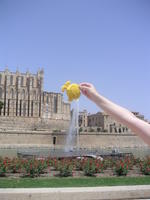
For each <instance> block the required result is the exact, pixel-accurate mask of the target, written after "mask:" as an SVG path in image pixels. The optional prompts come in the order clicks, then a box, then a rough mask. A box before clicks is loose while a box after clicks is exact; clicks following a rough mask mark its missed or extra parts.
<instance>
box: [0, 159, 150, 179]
mask: <svg viewBox="0 0 150 200" xmlns="http://www.w3.org/2000/svg"><path fill="white" fill-rule="evenodd" d="M145 175H150V157H147V158H145V159H144V160H140V159H135V158H134V157H133V156H131V157H125V158H120V159H119V158H118V159H112V158H105V159H104V160H103V161H101V160H98V159H92V158H83V159H74V158H63V159H56V158H45V159H44V158H41V159H35V158H34V159H19V158H13V159H10V158H7V157H5V158H0V177H4V176H6V177H32V178H33V177H38V176H41V177H50V176H51V177H53V176H60V177H68V176H73V177H81V176H98V177H101V176H102V177H105V176H106V177H108V176H112V177H113V176H145Z"/></svg>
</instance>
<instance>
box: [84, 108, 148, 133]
mask: <svg viewBox="0 0 150 200" xmlns="http://www.w3.org/2000/svg"><path fill="white" fill-rule="evenodd" d="M132 113H133V114H134V115H135V116H136V117H138V118H139V119H141V120H145V119H144V116H143V115H141V114H140V113H139V112H132ZM87 118H88V119H87V121H88V126H89V127H99V128H100V129H101V131H104V132H108V133H126V132H130V130H129V129H128V127H126V126H124V125H123V124H121V123H119V122H117V121H115V120H114V119H113V118H112V117H111V116H110V115H108V114H106V113H105V112H98V113H96V114H92V115H88V117H87Z"/></svg>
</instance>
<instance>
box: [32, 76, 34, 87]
mask: <svg viewBox="0 0 150 200" xmlns="http://www.w3.org/2000/svg"><path fill="white" fill-rule="evenodd" d="M32 87H34V78H32Z"/></svg>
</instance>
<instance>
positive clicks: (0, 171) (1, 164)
mask: <svg viewBox="0 0 150 200" xmlns="http://www.w3.org/2000/svg"><path fill="white" fill-rule="evenodd" d="M8 163H9V159H8V158H4V159H3V158H0V176H5V175H6V172H7V170H8Z"/></svg>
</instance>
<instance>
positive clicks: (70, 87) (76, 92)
mask: <svg viewBox="0 0 150 200" xmlns="http://www.w3.org/2000/svg"><path fill="white" fill-rule="evenodd" d="M65 90H66V93H67V96H68V100H69V101H73V100H77V99H78V98H79V97H80V88H79V85H78V84H76V83H72V84H71V83H70V81H67V82H66V83H65V84H64V85H63V86H62V92H64V91H65Z"/></svg>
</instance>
